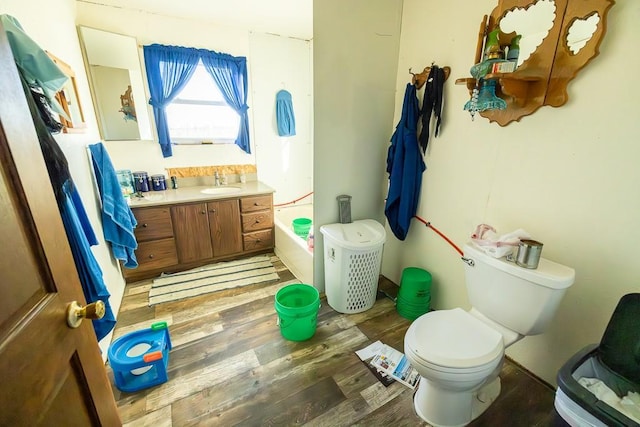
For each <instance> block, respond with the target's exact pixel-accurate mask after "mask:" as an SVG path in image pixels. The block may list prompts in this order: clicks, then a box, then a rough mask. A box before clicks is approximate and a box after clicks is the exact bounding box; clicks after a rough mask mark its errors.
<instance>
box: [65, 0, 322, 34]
mask: <svg viewBox="0 0 640 427" xmlns="http://www.w3.org/2000/svg"><path fill="white" fill-rule="evenodd" d="M77 1H78V2H79V3H92V4H98V5H104V6H112V7H117V8H120V9H130V10H134V11H145V12H149V13H154V14H159V15H166V16H174V17H180V18H186V19H194V20H198V21H205V22H210V23H213V24H217V25H224V26H233V27H240V28H246V29H247V30H251V31H256V32H263V33H274V34H279V35H282V36H289V37H297V38H302V39H305V40H309V39H311V38H312V36H313V0H77Z"/></svg>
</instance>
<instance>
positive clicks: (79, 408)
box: [0, 25, 121, 426]
mask: <svg viewBox="0 0 640 427" xmlns="http://www.w3.org/2000/svg"><path fill="white" fill-rule="evenodd" d="M0 93H1V94H2V96H0V163H1V168H0V242H2V244H0V378H1V379H2V384H1V385H0V425H2V426H22V425H28V426H34V425H46V426H76V425H77V426H91V425H105V426H115V425H120V424H121V423H120V420H119V417H118V414H117V409H116V405H115V401H114V398H113V394H112V391H111V386H110V383H109V379H108V378H107V374H106V370H105V368H104V364H103V362H102V358H101V356H100V350H99V348H98V343H97V341H96V336H95V333H94V332H93V329H92V326H91V324H90V321H87V320H85V321H84V322H83V323H82V324H81V325H80V327H79V328H77V329H72V328H69V327H68V326H67V323H66V307H67V304H69V303H70V302H71V301H74V300H75V301H78V302H79V303H80V304H83V303H84V297H83V293H82V288H81V285H80V281H79V279H78V274H77V272H76V269H75V264H74V262H73V258H72V256H71V250H70V248H69V245H68V243H67V238H66V234H65V231H64V228H63V225H62V220H61V218H60V214H59V212H58V208H57V204H56V201H55V196H54V194H53V191H52V189H51V186H50V185H48V179H47V177H48V174H47V170H46V167H45V165H44V161H43V159H42V154H41V151H40V146H39V143H38V139H37V136H36V132H35V128H34V126H33V121H32V119H31V115H30V113H29V110H28V106H27V103H26V98H25V96H24V92H23V91H22V86H21V84H20V80H19V77H18V74H17V70H16V67H15V65H14V61H13V56H12V54H11V50H10V48H9V45H8V43H7V38H6V35H5V32H4V29H3V28H2V25H0Z"/></svg>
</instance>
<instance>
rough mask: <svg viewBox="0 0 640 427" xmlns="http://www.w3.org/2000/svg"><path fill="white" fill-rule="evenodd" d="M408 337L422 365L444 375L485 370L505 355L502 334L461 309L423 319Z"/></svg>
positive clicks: (418, 320)
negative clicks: (453, 372)
mask: <svg viewBox="0 0 640 427" xmlns="http://www.w3.org/2000/svg"><path fill="white" fill-rule="evenodd" d="M406 338H407V340H406V345H408V346H409V347H410V348H411V352H412V353H413V354H412V355H413V356H414V357H415V358H416V359H417V362H418V363H421V364H423V365H424V366H426V367H431V368H432V369H436V370H439V371H443V372H449V371H451V370H454V371H458V372H460V371H467V372H474V371H478V370H482V369H484V368H485V367H486V366H487V365H490V364H492V363H494V362H495V360H496V359H498V358H502V355H503V353H504V344H503V341H502V335H501V334H500V333H499V332H497V331H496V330H494V329H492V328H491V327H489V326H488V325H486V324H484V323H482V322H481V321H480V320H478V319H476V318H475V317H473V316H472V315H471V314H469V313H467V312H466V311H464V310H462V309H461V308H454V309H452V310H438V311H432V312H430V313H427V314H425V315H423V316H420V317H419V318H418V319H416V320H415V321H414V322H413V323H412V324H411V326H410V327H409V330H408V331H407V337H406Z"/></svg>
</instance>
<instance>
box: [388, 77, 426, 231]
mask: <svg viewBox="0 0 640 427" xmlns="http://www.w3.org/2000/svg"><path fill="white" fill-rule="evenodd" d="M419 117H420V107H419V105H418V98H417V96H416V87H415V86H414V85H413V84H411V83H408V84H407V88H406V90H405V94H404V102H403V104H402V116H401V117H400V122H398V125H397V126H396V130H395V132H394V133H393V136H391V146H390V147H389V152H388V154H387V172H388V173H389V194H388V195H387V202H386V204H385V208H384V214H385V215H386V217H387V221H388V222H389V227H390V228H391V231H393V234H394V235H395V236H396V237H397V238H398V239H400V240H404V239H405V238H406V237H407V233H408V232H409V225H410V224H411V219H412V218H413V217H414V216H415V214H416V211H417V209H418V199H419V197H420V187H421V185H422V173H423V172H424V171H425V169H426V168H427V167H426V166H425V164H424V160H423V159H422V154H421V153H420V146H419V144H418V134H417V127H418V119H419Z"/></svg>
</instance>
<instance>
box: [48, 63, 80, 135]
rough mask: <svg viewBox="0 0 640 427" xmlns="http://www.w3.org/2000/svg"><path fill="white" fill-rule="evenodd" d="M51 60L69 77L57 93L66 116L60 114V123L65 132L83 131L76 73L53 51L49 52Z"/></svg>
mask: <svg viewBox="0 0 640 427" xmlns="http://www.w3.org/2000/svg"><path fill="white" fill-rule="evenodd" d="M47 55H48V56H49V58H51V60H52V61H53V62H54V63H55V64H56V65H57V66H58V68H60V70H61V71H62V72H63V73H65V74H66V75H67V77H69V81H68V82H67V83H66V84H65V85H64V87H63V88H62V90H61V91H60V92H58V93H56V101H57V102H58V104H59V105H60V106H61V107H62V109H63V110H64V112H65V113H66V116H63V115H62V114H61V115H60V117H59V119H60V123H61V124H62V126H63V127H62V132H63V133H81V132H84V131H85V130H86V123H85V121H84V112H83V111H82V104H80V97H79V96H78V87H77V86H76V73H74V72H73V70H72V69H71V67H70V66H69V64H67V63H66V62H64V61H63V60H62V59H60V58H58V57H57V56H55V55H54V54H52V53H51V52H47Z"/></svg>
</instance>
